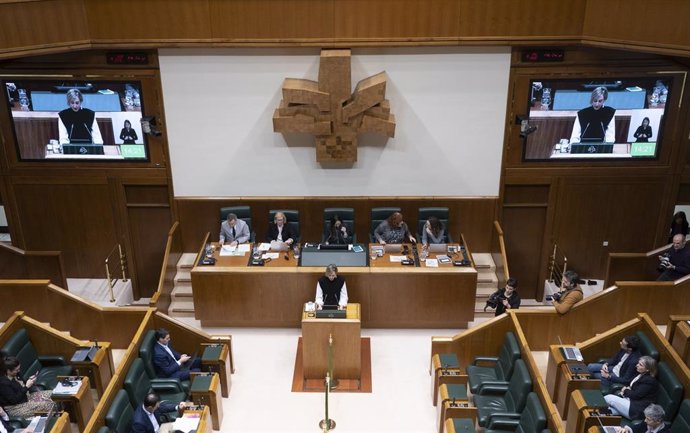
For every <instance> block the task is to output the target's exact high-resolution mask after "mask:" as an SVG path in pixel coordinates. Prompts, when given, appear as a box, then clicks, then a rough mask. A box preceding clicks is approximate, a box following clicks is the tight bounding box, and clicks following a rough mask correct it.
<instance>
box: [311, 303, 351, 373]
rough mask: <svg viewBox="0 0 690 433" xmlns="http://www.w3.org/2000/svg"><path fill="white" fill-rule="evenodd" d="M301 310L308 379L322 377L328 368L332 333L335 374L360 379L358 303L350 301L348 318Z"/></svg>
mask: <svg viewBox="0 0 690 433" xmlns="http://www.w3.org/2000/svg"><path fill="white" fill-rule="evenodd" d="M312 314H313V313H307V312H304V311H303V312H302V365H303V369H304V378H305V379H323V378H325V377H326V372H327V371H328V338H329V335H332V336H333V377H334V378H335V379H355V380H359V379H360V378H361V375H362V374H361V373H362V355H361V348H362V343H361V340H362V333H361V322H360V316H361V314H360V306H359V304H348V305H347V316H346V318H345V319H317V318H316V317H313V316H312Z"/></svg>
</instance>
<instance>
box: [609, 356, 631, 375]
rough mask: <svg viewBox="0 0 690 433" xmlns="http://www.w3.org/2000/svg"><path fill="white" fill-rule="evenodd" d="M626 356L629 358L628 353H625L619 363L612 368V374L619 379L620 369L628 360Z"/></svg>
mask: <svg viewBox="0 0 690 433" xmlns="http://www.w3.org/2000/svg"><path fill="white" fill-rule="evenodd" d="M628 356H630V354H629V353H626V354H625V355H623V356H622V357H621V361H620V362H619V363H618V364H616V366H615V367H613V374H615V375H616V376H619V377H620V375H621V367H622V366H623V363H624V362H625V360H626V359H628Z"/></svg>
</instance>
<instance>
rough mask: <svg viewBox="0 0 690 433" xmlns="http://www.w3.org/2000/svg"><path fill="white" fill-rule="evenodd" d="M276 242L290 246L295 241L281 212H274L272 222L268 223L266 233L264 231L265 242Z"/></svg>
mask: <svg viewBox="0 0 690 433" xmlns="http://www.w3.org/2000/svg"><path fill="white" fill-rule="evenodd" d="M271 241H278V242H283V243H285V244H286V245H287V246H290V245H292V243H293V242H294V241H295V239H294V234H293V233H292V230H290V226H289V225H288V223H287V218H286V217H285V214H284V213H282V212H276V215H275V217H273V222H272V223H268V231H266V242H271Z"/></svg>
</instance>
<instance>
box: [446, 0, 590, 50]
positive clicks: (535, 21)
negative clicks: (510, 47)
mask: <svg viewBox="0 0 690 433" xmlns="http://www.w3.org/2000/svg"><path fill="white" fill-rule="evenodd" d="M459 5H460V32H461V33H460V36H461V37H472V38H476V37H490V38H491V39H503V40H505V39H508V40H514V39H520V38H522V37H530V36H537V35H539V36H546V37H552V38H554V39H559V40H561V41H563V40H567V39H572V40H579V38H580V34H581V32H582V20H583V18H584V16H585V1H584V0H576V1H572V2H552V1H549V0H519V1H511V0H489V1H485V0H460V1H459ZM563 17H568V19H563Z"/></svg>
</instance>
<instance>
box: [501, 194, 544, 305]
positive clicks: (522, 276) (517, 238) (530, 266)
mask: <svg viewBox="0 0 690 433" xmlns="http://www.w3.org/2000/svg"><path fill="white" fill-rule="evenodd" d="M503 226H504V230H505V233H506V234H505V240H506V253H507V255H508V263H509V265H510V269H511V277H513V278H517V279H518V280H519V282H520V288H519V290H520V297H521V298H534V299H537V296H538V294H539V293H540V292H543V290H542V287H543V285H544V282H543V280H540V279H539V276H540V274H541V272H540V271H541V270H542V269H543V268H544V266H545V264H544V263H543V261H542V260H541V257H542V244H543V243H544V237H545V233H544V227H545V226H546V206H515V207H512V206H510V207H508V206H504V207H503Z"/></svg>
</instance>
